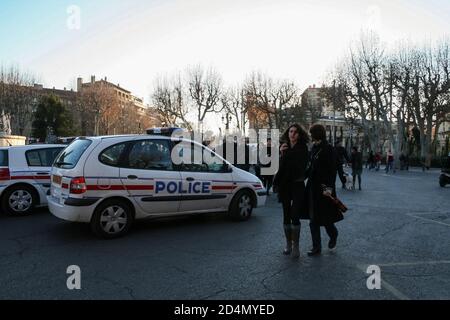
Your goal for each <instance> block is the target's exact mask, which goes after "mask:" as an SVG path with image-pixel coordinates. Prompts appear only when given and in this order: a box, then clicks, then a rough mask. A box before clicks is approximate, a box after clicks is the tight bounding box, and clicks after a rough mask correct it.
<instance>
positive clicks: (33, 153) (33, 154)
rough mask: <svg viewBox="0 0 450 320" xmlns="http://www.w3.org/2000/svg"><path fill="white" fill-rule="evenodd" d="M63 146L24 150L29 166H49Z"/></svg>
mask: <svg viewBox="0 0 450 320" xmlns="http://www.w3.org/2000/svg"><path fill="white" fill-rule="evenodd" d="M63 149H64V148H47V149H35V150H28V151H26V152H25V157H26V159H27V163H28V165H29V166H30V167H51V166H52V165H53V161H54V160H55V159H56V157H57V156H58V155H59V154H60V152H61V151H62V150H63Z"/></svg>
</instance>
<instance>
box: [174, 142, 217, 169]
mask: <svg viewBox="0 0 450 320" xmlns="http://www.w3.org/2000/svg"><path fill="white" fill-rule="evenodd" d="M186 148H189V150H188V151H190V155H191V156H190V158H191V159H190V161H183V162H182V163H181V165H180V166H179V170H180V171H188V172H216V173H220V172H224V171H225V166H224V163H223V160H222V159H220V158H219V157H218V156H217V155H216V154H215V153H214V152H212V151H211V150H208V149H206V148H204V147H200V146H198V145H194V144H191V145H190V146H189V145H188V144H183V146H181V145H180V151H179V156H180V158H183V152H184V149H186ZM185 160H186V159H185Z"/></svg>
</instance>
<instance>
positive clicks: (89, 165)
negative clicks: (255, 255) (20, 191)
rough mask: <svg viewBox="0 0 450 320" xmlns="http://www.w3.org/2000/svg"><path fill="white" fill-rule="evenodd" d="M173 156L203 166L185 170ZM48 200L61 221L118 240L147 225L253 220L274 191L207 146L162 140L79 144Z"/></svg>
mask: <svg viewBox="0 0 450 320" xmlns="http://www.w3.org/2000/svg"><path fill="white" fill-rule="evenodd" d="M173 155H175V157H177V156H176V155H178V156H180V157H183V156H186V157H189V158H190V156H192V157H193V158H194V159H198V160H199V161H197V162H195V161H194V163H193V162H192V161H191V160H188V161H186V162H184V161H181V162H179V163H178V164H177V161H174V160H173ZM202 160H203V161H202ZM47 199H48V203H49V209H50V212H51V213H52V214H53V215H55V216H56V217H58V218H60V219H64V220H68V221H74V222H85V223H90V225H91V228H92V231H93V232H94V233H95V234H97V235H98V236H100V237H103V238H115V237H119V236H121V235H124V234H126V233H127V232H128V230H129V228H130V226H131V224H132V222H133V220H135V219H142V218H147V217H155V216H173V215H179V214H183V215H184V214H195V213H207V212H228V213H229V215H230V216H231V217H232V218H233V219H235V220H240V221H243V220H247V219H249V218H250V216H251V214H252V210H253V208H255V207H257V206H262V205H264V203H265V201H266V191H265V190H264V187H263V185H262V182H261V180H259V179H258V178H257V177H255V176H254V175H252V174H250V173H248V172H245V171H243V170H240V169H238V168H236V167H233V166H232V165H231V164H229V163H228V162H226V161H225V160H224V159H223V158H222V157H220V156H218V155H217V154H215V153H214V152H213V151H212V150H210V149H208V148H206V147H205V146H202V145H201V144H200V143H197V142H194V141H192V140H186V139H174V138H170V137H167V136H164V134H161V135H158V136H157V135H135V136H108V137H87V138H79V139H77V140H75V141H74V142H72V144H70V145H69V146H68V147H67V148H66V149H65V150H64V151H63V152H61V154H60V155H59V157H58V158H57V159H56V160H55V163H54V166H53V168H52V186H51V190H50V194H49V195H48V197H47Z"/></svg>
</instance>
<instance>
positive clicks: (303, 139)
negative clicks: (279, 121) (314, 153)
mask: <svg viewBox="0 0 450 320" xmlns="http://www.w3.org/2000/svg"><path fill="white" fill-rule="evenodd" d="M292 127H294V128H295V129H297V132H298V142H300V143H308V142H309V137H308V133H307V132H306V130H305V129H303V127H302V126H301V125H299V124H298V123H294V124H291V125H290V126H289V127H288V128H287V129H286V131H285V132H284V133H283V135H282V136H281V141H282V142H284V143H289V130H291V128H292Z"/></svg>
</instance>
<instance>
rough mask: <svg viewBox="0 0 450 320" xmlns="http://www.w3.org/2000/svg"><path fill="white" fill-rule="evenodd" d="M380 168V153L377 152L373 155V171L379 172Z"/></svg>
mask: <svg viewBox="0 0 450 320" xmlns="http://www.w3.org/2000/svg"><path fill="white" fill-rule="evenodd" d="M380 166H381V153H380V152H377V153H376V154H375V171H380Z"/></svg>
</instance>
